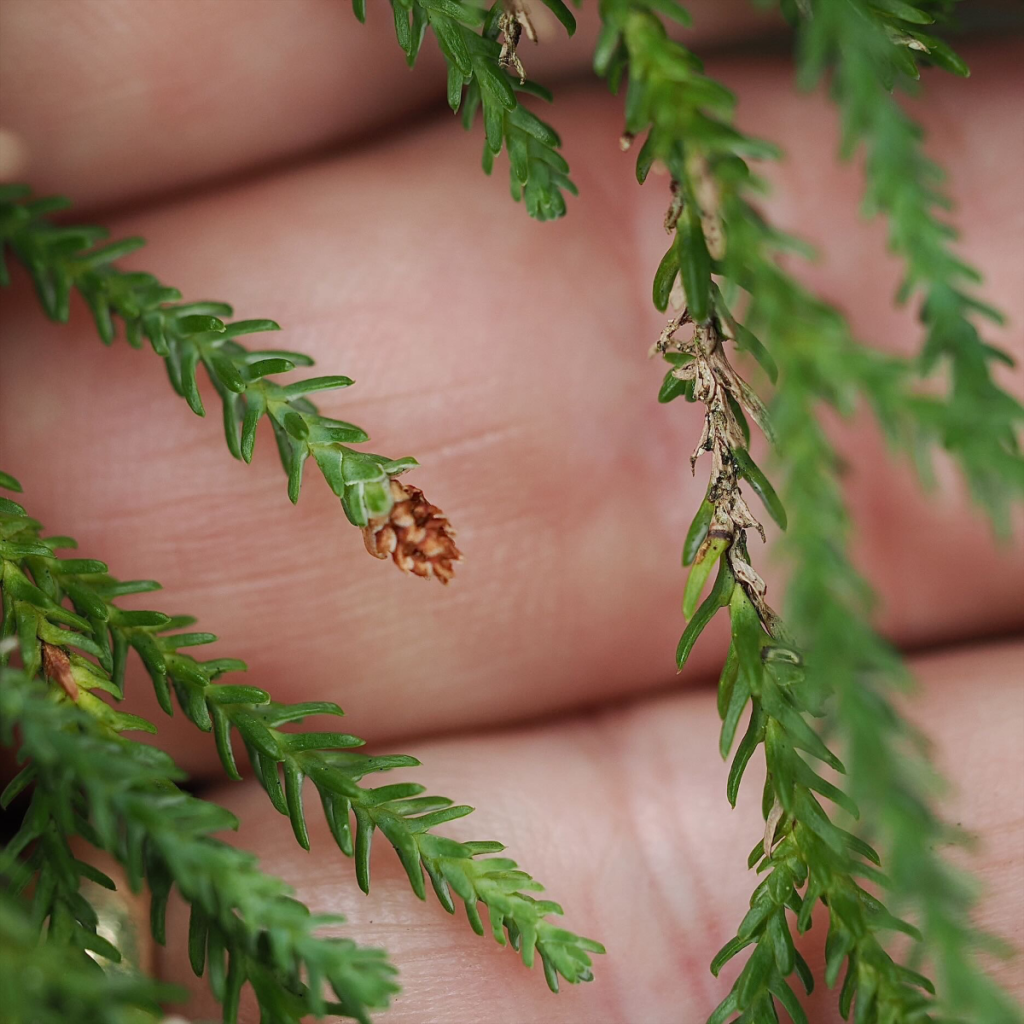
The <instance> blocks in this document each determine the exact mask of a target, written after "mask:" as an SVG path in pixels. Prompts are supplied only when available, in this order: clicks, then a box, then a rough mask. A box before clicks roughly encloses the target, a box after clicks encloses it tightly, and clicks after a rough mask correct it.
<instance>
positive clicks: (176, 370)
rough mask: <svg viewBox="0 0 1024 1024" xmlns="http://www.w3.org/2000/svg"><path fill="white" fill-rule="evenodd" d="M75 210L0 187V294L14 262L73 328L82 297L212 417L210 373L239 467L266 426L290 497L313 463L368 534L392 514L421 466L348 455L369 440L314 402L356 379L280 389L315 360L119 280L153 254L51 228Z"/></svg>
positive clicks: (97, 233)
mask: <svg viewBox="0 0 1024 1024" xmlns="http://www.w3.org/2000/svg"><path fill="white" fill-rule="evenodd" d="M68 206H70V203H69V202H68V200H67V199H65V198H64V197H63V196H52V197H47V198H42V199H34V198H32V197H31V190H30V189H29V188H28V187H27V186H24V185H0V285H3V286H6V285H8V284H9V283H10V278H9V275H8V272H7V268H6V265H5V262H4V254H5V252H9V253H10V254H11V255H13V257H14V258H15V260H17V261H18V262H19V263H20V264H21V265H22V266H23V267H24V268H25V269H26V270H27V271H28V273H29V274H30V276H31V278H32V283H33V284H34V285H35V290H36V294H37V295H38V296H39V301H40V304H41V305H42V307H43V310H44V312H45V313H46V315H47V316H48V317H49V318H50V319H51V320H55V321H57V322H59V323H66V322H67V320H68V318H69V316H70V312H71V293H72V291H73V290H75V291H78V293H79V294H80V295H81V296H82V298H83V299H84V300H85V301H86V303H87V304H88V306H89V309H90V310H91V311H92V315H93V319H94V321H95V322H96V329H97V331H98V332H99V335H100V339H101V340H102V341H103V343H104V344H105V345H110V344H112V343H113V340H114V337H115V335H116V327H115V322H116V321H115V317H116V318H119V319H120V320H121V321H122V323H123V325H124V332H125V339H126V340H127V342H128V344H129V345H131V346H132V347H133V348H141V347H142V344H143V338H145V339H147V340H148V341H149V343H150V345H151V346H152V348H153V351H154V352H155V353H156V354H157V355H158V356H160V357H161V358H162V359H163V361H164V365H165V366H166V367H167V374H168V376H169V377H170V380H171V386H172V387H173V388H174V390H175V391H176V392H177V393H178V394H179V395H181V396H182V397H183V398H184V399H185V401H186V402H187V403H188V405H189V408H190V409H191V410H192V411H193V412H194V413H196V415H198V416H204V415H205V409H204V408H203V401H202V398H201V396H200V394H199V387H198V383H197V381H196V371H197V369H198V367H199V366H200V365H202V366H203V367H204V369H205V370H206V372H207V375H208V376H209V379H210V383H211V384H212V385H213V386H214V388H215V389H216V391H217V394H218V396H219V397H220V400H221V405H222V408H223V421H224V436H225V438H226V440H227V445H228V450H229V451H230V452H231V454H232V455H233V456H234V457H235V458H236V459H241V460H242V461H244V462H247V463H248V462H251V461H252V456H253V450H254V448H255V445H256V428H257V426H258V425H259V422H260V420H261V419H263V418H264V417H266V418H267V419H268V420H269V422H270V425H271V426H272V427H273V430H274V437H275V439H276V441H277V449H278V454H279V455H280V458H281V465H282V466H283V467H284V470H285V472H286V473H287V475H288V497H289V498H290V499H291V501H292V502H293V503H294V502H297V501H298V500H299V490H300V488H301V487H302V473H303V468H304V467H305V464H306V460H307V459H309V458H310V457H312V458H313V460H314V461H315V462H316V464H317V466H318V467H319V468H320V472H321V473H322V474H323V477H324V479H325V480H326V481H327V484H328V486H329V487H330V488H331V490H332V491H333V492H334V493H335V494H336V495H337V496H338V498H340V499H341V504H342V508H344V510H345V515H346V516H347V517H348V519H349V521H350V522H351V523H353V524H354V525H356V526H365V525H366V523H367V521H368V520H369V519H373V518H378V517H381V516H386V515H387V514H388V513H389V512H390V511H391V508H392V505H393V504H394V499H393V497H392V493H391V488H390V486H389V480H390V478H392V477H395V476H398V475H399V474H401V473H404V472H406V471H407V470H409V469H411V468H412V467H414V466H416V465H417V462H416V460H415V459H413V458H402V459H389V458H386V457H385V456H382V455H374V454H372V453H370V452H362V451H357V450H356V449H354V448H352V447H350V446H351V445H353V444H359V443H361V442H364V441H368V440H369V435H368V434H367V433H366V432H365V431H364V430H363V429H362V428H361V427H357V426H355V425H354V424H352V423H346V422H345V421H343V420H336V419H331V418H330V417H328V416H321V415H320V413H319V412H318V411H317V408H316V406H315V405H314V404H313V403H312V402H311V401H310V398H309V396H310V395H313V394H316V393H317V392H321V391H332V390H336V389H338V388H345V387H348V386H349V385H350V384H352V380H351V378H349V377H342V376H327V377H311V378H309V379H307V380H302V381H296V382H295V383H292V384H278V383H277V382H276V381H275V380H273V378H274V377H275V376H277V375H278V374H282V373H287V372H288V371H290V370H294V369H295V368H296V367H300V366H303V367H305V366H312V365H313V360H312V359H311V358H310V357H309V356H307V355H303V354H302V353H301V352H289V351H283V350H281V349H262V350H250V349H247V348H245V347H244V346H243V345H242V344H241V343H240V342H239V341H238V340H237V339H239V338H244V337H247V336H249V335H252V334H260V333H264V332H267V331H277V330H279V329H280V328H279V326H278V325H277V324H276V323H275V322H274V321H273V320H259V319H257V320H238V321H235V322H234V323H227V322H225V320H226V318H228V317H230V316H232V309H231V306H229V305H228V304H227V303H225V302H181V301H180V300H181V293H180V292H179V291H178V289H177V288H171V287H168V286H167V285H164V284H162V283H161V282H160V281H159V280H158V279H157V278H156V277H154V276H153V275H152V274H146V273H140V272H136V271H124V270H120V269H119V268H118V267H117V266H116V265H115V264H116V262H117V261H118V260H120V259H121V258H123V257H125V256H127V255H129V254H130V253H132V252H135V251H136V250H137V249H139V248H141V247H142V246H143V245H145V240H144V239H142V238H124V239H121V240H119V241H115V242H106V243H105V244H100V243H101V242H104V240H105V239H106V238H107V231H106V230H105V229H104V228H99V227H82V226H64V225H57V224H54V223H53V222H52V220H51V215H52V214H53V213H55V212H57V211H58V210H64V209H66V208H67V207H68Z"/></svg>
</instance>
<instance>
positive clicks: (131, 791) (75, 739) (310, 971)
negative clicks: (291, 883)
mask: <svg viewBox="0 0 1024 1024" xmlns="http://www.w3.org/2000/svg"><path fill="white" fill-rule="evenodd" d="M0 710H2V712H3V716H2V720H3V729H4V735H3V740H4V742H5V743H6V744H8V745H10V744H12V743H13V739H14V730H15V729H17V730H18V733H19V737H20V739H21V756H22V757H23V758H27V759H29V763H28V765H27V766H26V767H25V768H24V769H23V770H22V773H21V774H20V775H19V776H17V777H16V778H15V780H14V781H13V782H12V783H11V784H10V785H9V786H8V788H7V791H6V792H5V794H4V800H3V803H4V804H5V805H6V803H7V801H8V800H10V799H11V797H12V796H13V795H15V794H16V793H18V792H19V791H21V789H22V788H23V787H24V786H26V785H31V786H32V787H33V788H32V802H31V804H30V805H29V809H28V811H27V813H26V815H25V818H24V821H23V823H22V826H21V829H20V830H19V832H18V834H17V835H16V836H15V837H14V838H13V839H12V840H11V842H10V844H9V845H8V846H7V848H6V849H5V851H4V855H3V856H4V861H3V864H2V868H3V869H4V873H9V872H10V871H11V868H12V865H17V866H18V867H19V868H20V871H21V873H22V875H23V878H22V880H21V881H22V884H24V883H26V882H28V881H29V880H31V881H33V882H34V892H33V896H32V911H31V922H32V925H33V928H34V931H35V933H36V934H37V935H38V932H39V929H40V928H41V927H42V926H43V924H44V923H46V924H47V925H48V926H47V942H46V943H45V944H44V945H45V946H53V947H56V948H58V949H65V950H68V951H69V952H70V951H71V950H73V949H76V948H77V949H79V950H91V951H93V952H95V953H98V954H100V955H101V956H104V957H106V958H108V959H109V960H112V961H114V962H115V963H116V962H118V961H119V960H120V959H121V955H120V952H119V950H118V949H117V948H116V947H115V946H114V945H113V944H112V943H110V942H109V941H108V940H107V939H105V938H103V937H102V936H101V935H100V934H98V933H97V918H96V912H95V911H94V910H93V908H92V906H91V905H90V903H89V902H88V901H87V900H86V899H85V898H84V897H83V896H82V895H81V893H80V892H79V886H80V883H81V879H82V878H83V877H85V878H89V879H91V880H93V881H97V882H99V884H101V885H103V886H105V887H106V888H109V889H113V888H114V882H113V881H111V880H110V879H109V878H108V877H107V876H105V875H103V874H102V872H99V871H98V870H97V869H96V868H94V867H91V866H89V865H88V864H85V863H84V862H82V861H80V860H78V859H77V858H76V857H75V856H74V854H73V853H72V851H71V848H70V845H69V839H70V837H71V836H74V835H79V836H82V837H83V838H84V839H86V840H87V841H88V842H90V843H91V844H92V845H93V846H95V847H96V848H98V849H102V850H106V851H107V852H108V853H110V854H112V855H113V856H114V857H116V858H117V860H118V861H119V862H120V863H121V864H122V865H123V866H124V868H125V870H126V872H127V875H128V880H129V884H130V885H131V887H132V889H133V890H134V891H139V889H140V888H141V887H142V884H143V882H144V881H145V882H146V883H147V884H148V887H149V890H150V893H151V895H152V903H151V911H150V923H151V927H152V931H153V937H154V938H155V939H156V941H157V942H160V943H163V942H164V941H165V935H164V930H165V925H164V921H165V913H166V907H167V901H168V898H169V896H170V893H171V889H172V888H177V889H178V891H179V893H180V894H181V896H182V897H183V898H184V899H185V900H186V901H187V902H188V903H189V904H190V905H191V907H192V918H191V923H190V927H189V957H190V960H191V963H192V968H193V970H194V971H195V972H196V974H197V975H200V976H201V975H202V974H203V973H204V972H205V973H206V974H207V977H208V980H209V984H210V988H211V989H212V991H213V993H214V995H215V996H216V997H217V999H218V1000H219V1001H221V1002H222V1003H223V1006H224V1020H225V1021H234V1020H235V1019H236V1018H237V1015H238V1004H239V997H240V994H241V989H242V986H243V985H244V984H245V983H246V981H248V982H249V983H250V984H251V985H252V987H253V989H254V990H255V992H256V996H257V999H258V1000H259V1003H260V1008H261V1011H262V1013H263V1019H264V1020H266V1021H268V1022H273V1024H279V1022H288V1021H293V1020H296V1019H298V1018H299V1017H301V1016H303V1015H305V1014H311V1013H312V1014H316V1015H318V1016H321V1015H323V1014H324V1013H325V1012H327V1013H334V1014H341V1015H344V1016H348V1017H354V1018H355V1019H356V1020H360V1021H366V1020H368V1019H369V1018H368V1013H367V1011H368V1010H369V1009H370V1008H374V1007H385V1006H387V1004H388V999H389V997H390V995H391V994H392V993H393V992H395V991H397V988H398V986H397V985H395V984H394V981H393V975H394V974H395V969H394V967H392V966H391V964H389V963H388V962H387V959H386V956H385V953H384V951H383V950H378V949H365V948H361V947H359V946H357V945H356V944H355V943H354V942H352V941H351V940H350V939H338V938H320V937H317V935H316V934H315V933H316V932H317V931H318V930H319V929H321V928H322V927H323V926H324V925H327V924H337V923H338V922H340V921H341V920H342V918H340V917H338V916H337V915H311V914H310V913H309V911H308V910H307V909H306V907H305V906H304V905H303V904H301V903H299V902H298V901H296V900H294V899H291V898H290V893H291V890H290V888H289V887H288V886H287V885H285V883H284V882H282V881H281V880H280V879H277V878H273V877H271V876H268V875H265V874H263V873H262V872H261V871H260V870H259V868H258V867H257V866H256V858H255V857H253V855H252V854H250V853H247V852H245V851H243V850H238V849H236V848H234V847H231V846H228V845H227V844H225V843H222V842H220V841H218V840H215V839H212V838H211V835H212V833H214V832H220V831H223V830H225V829H232V828H237V825H238V822H237V820H236V819H235V817H234V815H232V814H230V813H228V812H227V811H225V810H224V809H223V808H220V807H217V806H216V805H215V804H211V803H208V802H207V801H204V800H197V799H196V798H195V797H192V796H189V795H188V794H187V793H184V792H182V791H181V790H180V789H179V788H178V787H177V786H176V785H175V783H176V782H178V781H180V780H181V779H183V778H184V774H183V773H182V772H181V771H179V770H178V769H177V768H176V767H175V766H174V763H173V762H172V761H171V759H170V757H168V756H167V755H166V754H164V753H163V752H162V751H160V750H157V749H155V748H153V747H150V746H146V745H143V744H141V743H136V742H133V741H130V740H127V739H125V738H124V737H123V736H121V735H120V733H121V731H123V730H125V729H137V728H146V727H147V726H148V730H147V731H153V732H155V729H153V727H152V726H150V725H149V723H145V722H143V721H142V720H140V719H136V718H135V716H127V715H123V714H121V713H118V712H113V711H109V712H108V713H107V714H105V715H103V716H102V717H98V716H96V715H95V714H90V713H89V711H90V710H92V711H95V705H93V706H92V707H91V708H88V709H86V710H82V709H81V708H77V707H75V706H74V703H73V701H72V700H71V699H70V698H69V697H67V696H66V695H63V696H61V697H60V698H58V699H57V700H56V701H55V699H54V694H53V693H52V692H49V690H48V688H47V687H46V686H45V685H44V683H43V682H42V681H41V680H37V679H32V678H31V677H29V676H27V675H25V674H24V673H19V672H15V671H13V670H9V669H5V670H3V680H2V685H0ZM97 765H102V770H101V771H97V770H96V766H97ZM30 844H32V845H33V846H34V849H33V851H32V853H31V855H30V856H29V857H28V859H27V860H25V861H22V862H21V863H20V864H19V863H18V862H17V861H16V860H15V859H14V858H17V857H19V856H20V855H22V854H24V853H25V852H26V850H27V849H28V848H29V846H30ZM97 970H99V968H98V967H97ZM325 983H327V984H329V985H330V987H331V990H332V991H333V993H334V995H335V999H333V1000H331V1001H327V1000H325V999H324V995H323V987H324V984H325ZM25 1019H26V1021H28V1020H34V1019H35V1017H34V1016H31V1015H30V1016H27V1017H26V1018H25Z"/></svg>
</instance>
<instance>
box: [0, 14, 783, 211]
mask: <svg viewBox="0 0 1024 1024" xmlns="http://www.w3.org/2000/svg"><path fill="white" fill-rule="evenodd" d="M536 6H538V7H539V5H536ZM367 7H368V9H369V10H368V17H367V24H366V25H364V26H361V25H359V23H358V22H357V21H356V19H355V17H354V16H353V14H352V10H351V6H350V4H348V3H347V2H345V0H289V2H288V3H253V2H252V0H189V2H187V3H183V2H180V0H149V2H147V3H144V4H140V3H138V2H136V0H78V2H76V3H64V4H61V5H60V17H59V18H54V17H53V14H54V8H53V5H52V4H39V3H36V2H34V0H7V2H5V3H4V4H3V5H2V7H0V97H2V99H0V124H3V125H4V126H6V127H10V128H12V129H15V130H17V131H18V132H19V133H21V134H23V135H24V137H25V139H26V141H27V143H28V145H29V147H30V148H31V151H32V154H33V165H32V179H33V183H34V185H35V187H36V189H38V190H40V191H44V192H49V191H56V192H66V193H68V194H70V195H72V196H73V197H74V198H75V200H76V202H78V203H80V204H82V205H97V204H121V203H125V202H127V201H129V200H132V199H136V198H138V197H139V196H143V195H146V196H148V195H153V194H155V193H159V192H162V191H165V190H168V189H179V188H182V187H184V186H186V185H190V184H192V183H195V182H201V181H205V180H208V179H211V178H215V177H219V176H223V175H227V174H233V173H237V172H240V171H244V170H246V169H249V168H253V167H260V166H265V165H267V164H269V163H272V162H274V161H281V160H284V159H286V158H288V157H293V156H295V155H296V154H305V153H309V152H310V151H312V150H315V149H317V148H320V147H323V146H325V145H328V144H331V145H336V144H338V143H340V142H342V141H344V140H348V139H352V138H355V137H358V136H362V135H365V134H367V133H370V132H375V131H379V130H380V129H381V128H382V127H383V126H385V125H387V124H388V123H389V122H390V121H392V120H393V119H394V118H396V117H398V116H400V115H403V114H408V113H409V112H410V111H416V110H421V109H422V108H423V107H424V106H425V105H434V106H438V105H440V104H442V103H443V101H444V96H445V84H444V83H445V79H444V68H443V62H442V61H441V59H440V55H439V52H438V50H437V47H436V46H435V45H434V43H433V40H432V39H430V38H428V39H427V41H426V44H425V45H424V47H423V53H422V56H421V59H420V61H419V62H418V64H417V68H416V71H415V73H410V72H409V70H408V68H407V67H406V64H405V57H404V55H403V53H402V52H401V50H400V49H399V47H398V44H397V43H396V41H395V32H394V23H393V19H392V15H391V11H390V10H389V9H388V7H387V5H385V4H375V3H371V4H368V5H367ZM691 7H692V9H693V14H694V16H695V21H696V24H697V28H696V29H695V31H694V32H693V33H691V39H692V40H693V41H694V44H695V45H701V44H704V43H712V42H717V41H720V40H722V39H727V38H730V37H733V38H736V37H738V38H743V37H744V36H747V35H749V34H751V33H752V32H756V31H758V30H759V29H760V28H761V27H762V26H764V25H766V24H768V23H769V19H768V18H767V17H765V16H764V15H761V16H752V15H751V14H750V12H749V11H747V9H746V5H745V4H743V3H742V2H741V0H727V2H723V0H697V2H696V3H694V4H691ZM580 18H581V28H580V31H579V33H578V34H577V35H576V37H574V39H573V40H569V39H567V38H566V37H565V33H564V32H563V31H562V30H561V28H560V26H558V25H557V23H555V21H554V17H553V16H551V15H550V13H549V12H548V11H547V9H546V8H540V10H539V11H538V12H537V21H538V25H539V31H540V33H541V37H542V40H543V45H541V46H538V47H536V48H534V47H530V48H529V50H528V53H524V56H526V58H527V64H528V67H529V70H530V74H531V75H532V76H540V77H545V76H550V75H552V74H553V73H555V72H556V71H557V70H576V71H581V70H583V69H585V68H588V67H589V66H590V54H591V53H592V51H593V43H594V40H595V38H596V34H597V28H598V22H597V17H596V12H595V11H594V10H593V9H588V10H587V11H584V12H581V14H580Z"/></svg>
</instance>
